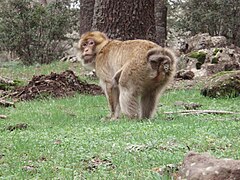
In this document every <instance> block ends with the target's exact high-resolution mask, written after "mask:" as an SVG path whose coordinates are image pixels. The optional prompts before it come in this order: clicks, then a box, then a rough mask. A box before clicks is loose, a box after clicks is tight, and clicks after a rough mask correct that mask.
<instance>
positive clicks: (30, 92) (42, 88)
mask: <svg viewBox="0 0 240 180" xmlns="http://www.w3.org/2000/svg"><path fill="white" fill-rule="evenodd" d="M75 92H79V93H84V94H90V95H99V94H103V92H102V89H101V87H100V86H98V85H95V84H88V83H86V82H83V81H81V80H79V79H78V77H77V76H76V75H75V74H74V72H73V71H71V70H67V71H64V72H62V73H60V74H57V73H54V72H52V73H51V74H50V75H40V76H33V78H32V80H31V81H29V83H28V85H26V86H24V87H19V88H16V89H15V90H14V93H12V94H13V95H12V97H13V98H16V99H17V100H32V99H35V98H44V97H48V96H52V97H64V96H69V95H73V94H74V93H75Z"/></svg>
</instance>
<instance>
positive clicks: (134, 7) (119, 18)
mask: <svg viewBox="0 0 240 180" xmlns="http://www.w3.org/2000/svg"><path fill="white" fill-rule="evenodd" d="M92 29H93V30H99V31H102V32H105V33H106V34H107V35H108V36H109V37H110V38H114V39H121V40H127V39H148V40H152V41H155V33H156V28H155V17H154V0H135V1H132V0H121V1H116V0H107V1H106V0H95V6H94V17H93V26H92ZM155 42H156V41H155Z"/></svg>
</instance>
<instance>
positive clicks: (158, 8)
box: [155, 0, 167, 47]
mask: <svg viewBox="0 0 240 180" xmlns="http://www.w3.org/2000/svg"><path fill="white" fill-rule="evenodd" d="M155 23H156V42H157V43H158V44H159V45H161V46H163V47H164V46H165V41H166V39H167V6H166V2H165V0H155Z"/></svg>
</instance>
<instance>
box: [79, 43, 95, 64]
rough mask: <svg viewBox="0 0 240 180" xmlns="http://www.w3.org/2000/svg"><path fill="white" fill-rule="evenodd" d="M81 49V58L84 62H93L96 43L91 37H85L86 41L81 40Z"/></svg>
mask: <svg viewBox="0 0 240 180" xmlns="http://www.w3.org/2000/svg"><path fill="white" fill-rule="evenodd" d="M80 46H81V47H80V48H81V51H82V59H83V61H84V64H89V63H93V61H94V60H95V56H96V53H95V46H96V43H95V41H94V40H93V39H87V40H86V41H84V42H82V43H81V45H80Z"/></svg>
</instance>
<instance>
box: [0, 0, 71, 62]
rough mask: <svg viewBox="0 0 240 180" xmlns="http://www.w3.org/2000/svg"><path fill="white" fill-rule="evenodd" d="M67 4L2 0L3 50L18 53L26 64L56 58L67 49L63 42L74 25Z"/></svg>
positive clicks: (0, 37) (0, 38)
mask: <svg viewBox="0 0 240 180" xmlns="http://www.w3.org/2000/svg"><path fill="white" fill-rule="evenodd" d="M68 6H69V3H66V2H64V1H56V3H49V4H48V5H47V6H42V5H41V4H40V3H37V2H34V1H33V0H22V1H15V0H10V1H6V0H2V1H1V8H0V45H1V49H2V50H8V51H13V52H16V54H17V56H18V57H19V58H20V59H21V61H22V62H23V63H24V64H26V65H30V64H34V63H36V62H37V63H40V64H42V63H50V62H51V61H53V60H56V59H57V58H59V57H60V56H61V55H62V53H63V51H64V50H65V48H64V47H62V44H61V41H62V40H64V39H65V37H64V34H66V32H67V31H68V30H69V29H70V28H69V26H70V25H71V24H70V22H71V21H69V18H70V17H71V11H70V9H69V7H68Z"/></svg>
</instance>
